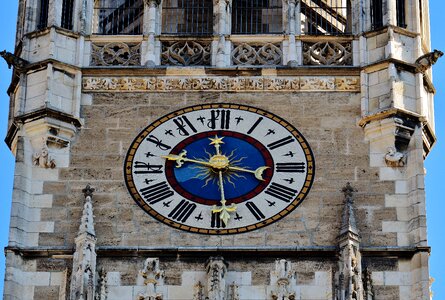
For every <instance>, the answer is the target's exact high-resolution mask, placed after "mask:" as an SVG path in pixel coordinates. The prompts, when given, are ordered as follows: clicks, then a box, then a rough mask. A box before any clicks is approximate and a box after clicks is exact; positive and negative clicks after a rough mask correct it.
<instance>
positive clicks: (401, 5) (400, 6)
mask: <svg viewBox="0 0 445 300" xmlns="http://www.w3.org/2000/svg"><path fill="white" fill-rule="evenodd" d="M396 11H397V26H399V27H403V28H406V20H405V0H397V1H396Z"/></svg>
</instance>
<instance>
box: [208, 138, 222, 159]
mask: <svg viewBox="0 0 445 300" xmlns="http://www.w3.org/2000/svg"><path fill="white" fill-rule="evenodd" d="M223 138H224V137H222V138H219V137H218V136H217V135H215V138H213V139H212V138H209V140H211V141H212V142H211V143H210V145H214V146H215V149H216V155H221V151H220V149H219V148H220V147H221V146H220V145H221V144H224V142H223V141H222V139H223Z"/></svg>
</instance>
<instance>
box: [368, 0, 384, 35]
mask: <svg viewBox="0 0 445 300" xmlns="http://www.w3.org/2000/svg"><path fill="white" fill-rule="evenodd" d="M382 26H383V4H382V0H371V27H372V29H377V28H380V27H382Z"/></svg>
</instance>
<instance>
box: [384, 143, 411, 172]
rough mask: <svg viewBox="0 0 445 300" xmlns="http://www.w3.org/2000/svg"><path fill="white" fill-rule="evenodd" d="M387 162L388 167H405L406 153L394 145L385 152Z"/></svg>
mask: <svg viewBox="0 0 445 300" xmlns="http://www.w3.org/2000/svg"><path fill="white" fill-rule="evenodd" d="M385 162H386V165H387V166H388V167H393V168H397V167H403V166H405V163H406V155H405V154H404V153H401V152H398V151H397V150H396V149H395V148H394V147H389V148H388V152H386V154H385Z"/></svg>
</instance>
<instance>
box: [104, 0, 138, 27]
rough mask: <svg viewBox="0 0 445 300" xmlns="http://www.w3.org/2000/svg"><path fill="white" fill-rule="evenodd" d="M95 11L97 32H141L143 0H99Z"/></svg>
mask: <svg viewBox="0 0 445 300" xmlns="http://www.w3.org/2000/svg"><path fill="white" fill-rule="evenodd" d="M95 11H96V16H97V20H98V25H97V29H96V33H97V34H105V35H117V34H128V35H138V34H142V22H143V17H144V3H143V0H100V1H99V5H98V6H97V8H96V9H95Z"/></svg>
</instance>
